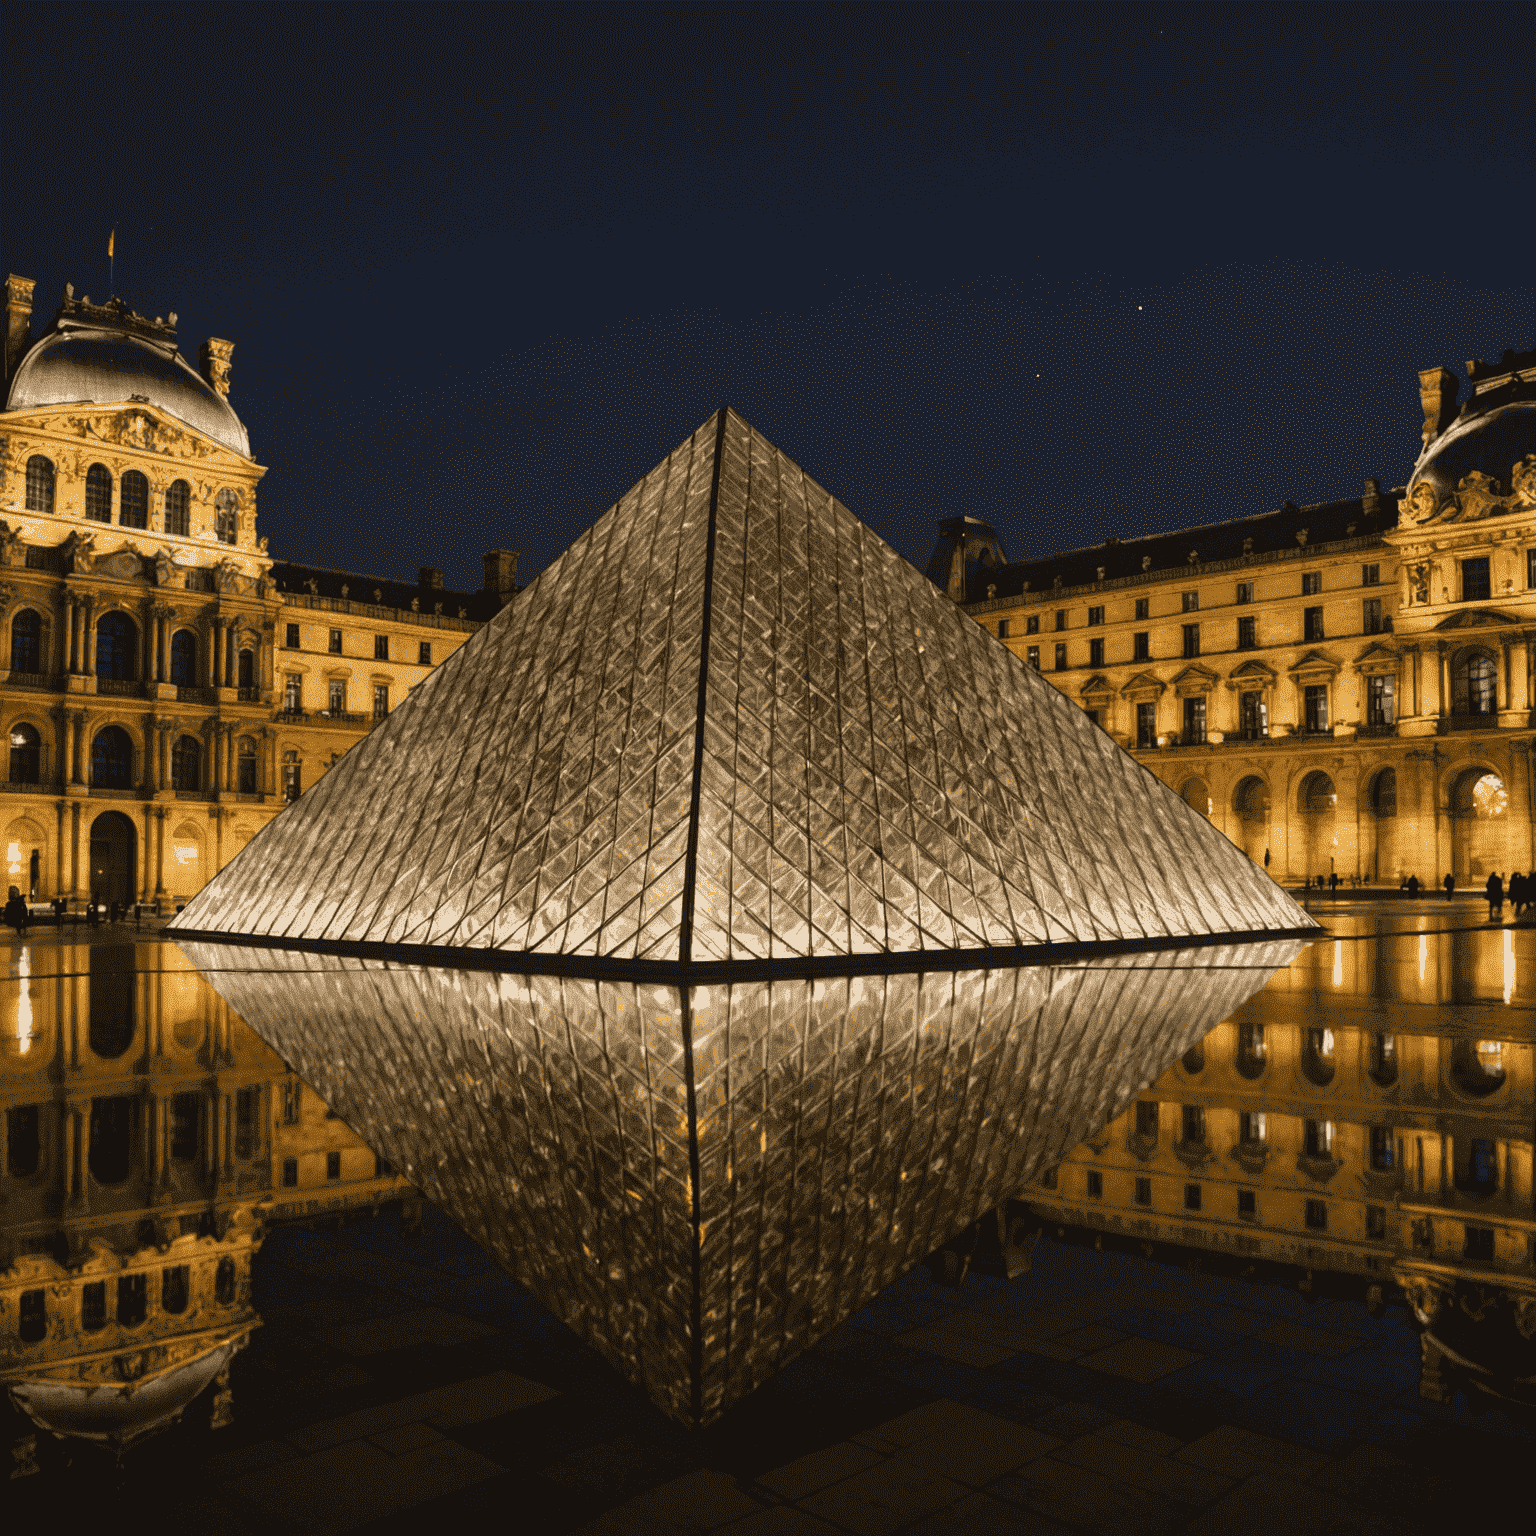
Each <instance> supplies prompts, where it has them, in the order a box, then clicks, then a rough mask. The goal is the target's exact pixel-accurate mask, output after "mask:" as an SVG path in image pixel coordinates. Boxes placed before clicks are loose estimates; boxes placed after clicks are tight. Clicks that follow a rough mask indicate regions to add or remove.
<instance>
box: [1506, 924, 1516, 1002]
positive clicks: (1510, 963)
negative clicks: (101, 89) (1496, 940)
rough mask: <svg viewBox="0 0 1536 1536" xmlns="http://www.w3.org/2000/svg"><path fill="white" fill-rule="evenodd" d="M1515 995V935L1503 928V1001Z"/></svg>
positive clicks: (1507, 1000)
mask: <svg viewBox="0 0 1536 1536" xmlns="http://www.w3.org/2000/svg"><path fill="white" fill-rule="evenodd" d="M1514 995H1515V935H1514V933H1513V932H1512V931H1511V930H1510V929H1508V928H1506V929H1505V930H1504V1001H1505V1002H1506V1003H1507V1002H1509V1001H1510V999H1511V998H1513V997H1514Z"/></svg>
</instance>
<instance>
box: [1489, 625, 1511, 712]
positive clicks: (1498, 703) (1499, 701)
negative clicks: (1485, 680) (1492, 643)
mask: <svg viewBox="0 0 1536 1536" xmlns="http://www.w3.org/2000/svg"><path fill="white" fill-rule="evenodd" d="M1493 686H1494V707H1495V708H1496V709H1497V710H1499V711H1500V712H1501V713H1502V712H1503V711H1504V710H1506V709H1508V708H1509V637H1508V636H1507V635H1500V636H1499V664H1498V666H1497V667H1495V668H1494V674H1493Z"/></svg>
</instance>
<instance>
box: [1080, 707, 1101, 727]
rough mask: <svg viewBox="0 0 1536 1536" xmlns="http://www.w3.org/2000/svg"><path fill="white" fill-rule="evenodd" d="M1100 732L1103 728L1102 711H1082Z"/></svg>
mask: <svg viewBox="0 0 1536 1536" xmlns="http://www.w3.org/2000/svg"><path fill="white" fill-rule="evenodd" d="M1083 713H1084V714H1085V715H1087V716H1088V718H1089V719H1090V720H1092V721H1093V723H1094V724H1095V725H1096V726H1098V727H1099V729H1100V730H1103V728H1104V711H1103V710H1102V709H1085V710H1084V711H1083Z"/></svg>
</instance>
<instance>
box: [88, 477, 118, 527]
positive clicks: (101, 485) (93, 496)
mask: <svg viewBox="0 0 1536 1536" xmlns="http://www.w3.org/2000/svg"><path fill="white" fill-rule="evenodd" d="M85 515H86V516H87V517H93V518H95V519H96V521H97V522H98V523H110V522H111V521H112V475H111V472H110V471H109V470H108V469H107V466H106V465H105V464H92V465H91V467H90V468H89V469H88V470H86V472H85Z"/></svg>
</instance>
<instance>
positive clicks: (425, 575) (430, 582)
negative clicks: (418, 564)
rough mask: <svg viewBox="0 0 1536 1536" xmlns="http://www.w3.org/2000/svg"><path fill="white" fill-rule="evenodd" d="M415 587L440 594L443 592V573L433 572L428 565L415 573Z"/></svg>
mask: <svg viewBox="0 0 1536 1536" xmlns="http://www.w3.org/2000/svg"><path fill="white" fill-rule="evenodd" d="M416 585H417V586H418V587H426V588H427V589H428V590H429V591H432V592H441V591H442V590H443V573H442V572H441V571H435V570H433V569H432V567H431V566H430V565H424V566H422V568H421V569H420V570H419V571H418V572H417V573H416Z"/></svg>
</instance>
